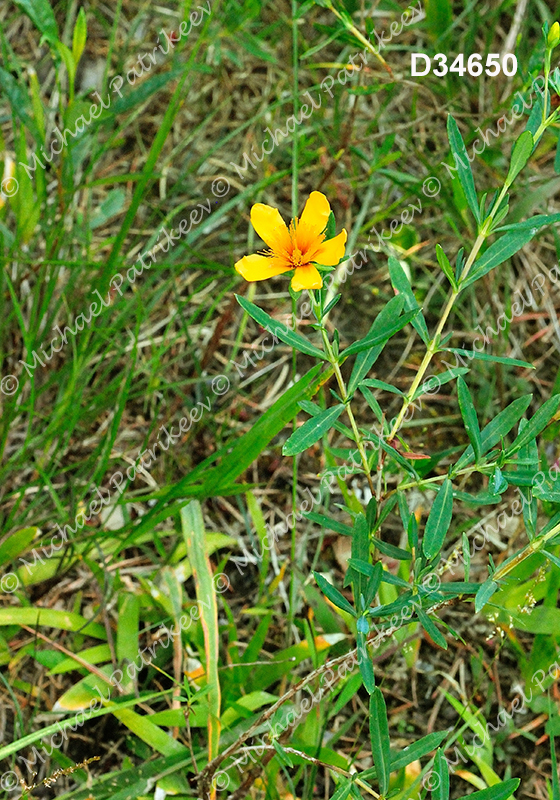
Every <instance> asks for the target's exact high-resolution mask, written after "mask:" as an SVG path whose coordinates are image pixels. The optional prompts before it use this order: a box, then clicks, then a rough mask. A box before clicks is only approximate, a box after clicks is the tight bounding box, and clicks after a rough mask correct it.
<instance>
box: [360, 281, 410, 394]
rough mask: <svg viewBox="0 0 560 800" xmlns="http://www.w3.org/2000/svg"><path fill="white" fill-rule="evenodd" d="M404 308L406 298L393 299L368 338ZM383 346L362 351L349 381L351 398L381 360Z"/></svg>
mask: <svg viewBox="0 0 560 800" xmlns="http://www.w3.org/2000/svg"><path fill="white" fill-rule="evenodd" d="M403 308H404V297H402V296H401V295H397V296H396V297H392V298H391V299H390V300H389V302H388V303H387V305H386V306H384V308H382V309H381V311H380V312H379V314H378V315H377V317H376V318H375V319H374V321H373V323H372V325H371V327H370V329H369V331H368V336H374V335H375V334H376V332H377V331H378V330H382V329H383V328H385V327H386V325H388V324H389V323H390V322H392V321H393V320H394V319H396V318H397V317H399V316H400V314H401V311H402V310H403ZM366 338H367V336H366ZM383 346H384V345H383V344H379V345H375V346H373V347H372V348H371V349H370V350H369V351H368V350H362V352H361V353H359V354H358V357H357V359H356V362H355V364H354V368H353V369H352V374H351V375H350V380H349V381H348V395H349V396H350V397H352V395H353V394H354V392H355V391H356V389H357V387H358V385H359V384H360V383H361V382H362V378H363V377H364V376H365V375H367V374H368V372H369V371H370V369H371V368H372V366H373V365H374V364H375V362H376V361H377V359H378V358H379V355H380V353H381V352H382V351H383Z"/></svg>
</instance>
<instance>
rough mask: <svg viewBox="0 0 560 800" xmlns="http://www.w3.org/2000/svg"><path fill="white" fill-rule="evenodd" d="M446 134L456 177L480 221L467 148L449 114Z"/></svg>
mask: <svg viewBox="0 0 560 800" xmlns="http://www.w3.org/2000/svg"><path fill="white" fill-rule="evenodd" d="M447 136H448V139H449V146H450V147H451V153H452V155H453V160H454V161H455V168H456V170H457V177H458V178H459V182H460V184H461V186H462V188H463V191H464V193H465V197H466V198H467V203H468V204H469V208H470V210H471V211H472V213H473V217H474V218H475V220H476V221H477V222H480V212H479V207H478V198H477V196H476V189H475V187H474V178H473V175H472V171H471V165H470V162H469V157H468V155H467V149H466V147H465V143H464V142H463V137H462V136H461V132H460V131H459V128H458V127H457V123H456V122H455V120H454V119H453V117H452V116H451V115H449V116H448V117H447Z"/></svg>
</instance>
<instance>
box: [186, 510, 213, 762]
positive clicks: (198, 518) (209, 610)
mask: <svg viewBox="0 0 560 800" xmlns="http://www.w3.org/2000/svg"><path fill="white" fill-rule="evenodd" d="M181 523H182V526H183V536H184V537H185V543H186V545H187V553H188V557H189V561H190V563H191V566H192V569H193V575H194V581H195V586H196V596H197V599H198V602H199V604H200V622H201V624H202V629H203V631H204V649H205V652H206V682H207V686H208V690H209V691H208V695H207V698H208V760H209V761H211V760H212V759H213V758H215V757H216V756H217V755H218V749H219V745H220V683H219V680H218V656H219V651H218V647H219V638H218V606H217V603H216V592H215V591H214V582H213V576H212V569H211V567H210V561H209V560H208V556H207V555H206V532H205V530H204V522H203V519H202V510H201V508H200V503H199V502H198V500H191V502H190V503H189V504H188V505H186V506H184V507H183V508H182V509H181Z"/></svg>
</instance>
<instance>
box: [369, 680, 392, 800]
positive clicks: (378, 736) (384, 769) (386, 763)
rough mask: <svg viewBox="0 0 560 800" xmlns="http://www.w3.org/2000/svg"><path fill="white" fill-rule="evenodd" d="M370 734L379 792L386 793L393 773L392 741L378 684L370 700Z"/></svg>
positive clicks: (385, 708)
mask: <svg viewBox="0 0 560 800" xmlns="http://www.w3.org/2000/svg"><path fill="white" fill-rule="evenodd" d="M369 734H370V741H371V754H372V756H373V763H374V764H375V768H376V772H377V780H378V783H379V793H380V794H381V795H386V794H387V791H388V790H389V777H390V775H391V741H390V738H389V723H388V720H387V707H386V706H385V700H384V698H383V694H382V693H381V690H380V689H379V688H378V687H377V686H376V687H375V689H374V690H373V692H372V694H371V697H370V701H369Z"/></svg>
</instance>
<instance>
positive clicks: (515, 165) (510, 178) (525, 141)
mask: <svg viewBox="0 0 560 800" xmlns="http://www.w3.org/2000/svg"><path fill="white" fill-rule="evenodd" d="M533 146H534V142H533V134H532V133H531V131H523V133H522V134H521V136H520V137H519V139H518V140H517V141H516V143H515V144H514V146H513V152H512V154H511V163H510V165H509V171H508V174H507V178H506V184H507V185H508V186H511V184H512V183H513V182H514V180H515V179H516V178H517V176H518V175H519V173H520V172H521V170H522V169H523V167H524V166H525V164H526V163H527V161H528V160H529V158H530V156H531V153H532V152H533Z"/></svg>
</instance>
